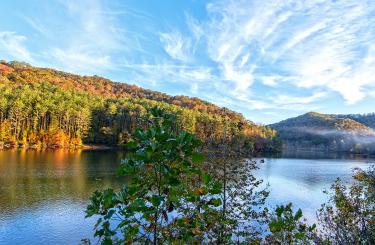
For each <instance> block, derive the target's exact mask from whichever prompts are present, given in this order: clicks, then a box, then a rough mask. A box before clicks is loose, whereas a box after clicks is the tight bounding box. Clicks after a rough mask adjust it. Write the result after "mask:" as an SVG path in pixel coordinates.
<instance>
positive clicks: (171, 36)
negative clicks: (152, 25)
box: [160, 31, 191, 62]
mask: <svg viewBox="0 0 375 245" xmlns="http://www.w3.org/2000/svg"><path fill="white" fill-rule="evenodd" d="M160 41H161V42H162V44H163V45H164V50H165V52H167V53H168V55H169V56H170V57H172V58H173V59H176V60H180V61H185V62H186V61H189V60H190V58H191V56H190V51H191V50H190V49H191V39H190V38H184V37H183V36H182V35H181V33H180V32H178V31H173V32H169V33H161V34H160Z"/></svg>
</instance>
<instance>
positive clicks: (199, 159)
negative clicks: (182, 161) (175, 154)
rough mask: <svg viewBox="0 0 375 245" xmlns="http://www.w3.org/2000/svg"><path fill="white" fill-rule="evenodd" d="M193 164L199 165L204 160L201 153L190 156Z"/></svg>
mask: <svg viewBox="0 0 375 245" xmlns="http://www.w3.org/2000/svg"><path fill="white" fill-rule="evenodd" d="M191 158H192V161H193V163H201V162H202V161H203V159H204V156H203V154H202V153H199V152H194V153H193V154H192V156H191Z"/></svg>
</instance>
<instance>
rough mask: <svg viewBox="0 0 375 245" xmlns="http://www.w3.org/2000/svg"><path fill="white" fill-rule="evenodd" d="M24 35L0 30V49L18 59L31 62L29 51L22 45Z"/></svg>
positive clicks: (24, 39) (24, 38)
mask: <svg viewBox="0 0 375 245" xmlns="http://www.w3.org/2000/svg"><path fill="white" fill-rule="evenodd" d="M25 41H26V37H25V36H23V35H19V34H17V33H15V32H10V31H3V32H0V50H1V51H2V52H5V53H6V54H8V55H10V56H12V57H13V58H15V59H17V60H19V61H26V62H32V61H33V59H32V56H31V53H30V51H29V50H28V49H27V48H26V46H25V45H24V42H25Z"/></svg>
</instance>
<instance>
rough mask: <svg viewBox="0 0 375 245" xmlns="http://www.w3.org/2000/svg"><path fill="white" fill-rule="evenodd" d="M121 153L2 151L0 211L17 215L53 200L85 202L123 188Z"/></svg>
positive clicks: (0, 155)
mask: <svg viewBox="0 0 375 245" xmlns="http://www.w3.org/2000/svg"><path fill="white" fill-rule="evenodd" d="M121 155H122V153H121V152H119V151H116V152H113V151H77V150H75V151H69V150H55V151H36V150H9V151H0V209H1V210H7V211H15V210H17V209H18V208H23V207H30V206H33V205H37V204H38V203H41V202H44V201H51V200H65V199H71V200H77V201H84V202H86V201H87V199H88V197H89V196H90V194H91V192H92V191H93V190H95V189H97V188H102V187H104V186H115V187H117V186H120V183H121V182H124V179H123V178H118V177H117V175H116V169H117V167H118V166H119V164H120V159H121V158H122V156H121Z"/></svg>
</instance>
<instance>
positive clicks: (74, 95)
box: [0, 61, 279, 152]
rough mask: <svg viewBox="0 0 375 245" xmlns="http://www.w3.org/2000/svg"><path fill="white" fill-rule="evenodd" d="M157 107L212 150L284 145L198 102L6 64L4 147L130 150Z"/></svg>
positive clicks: (1, 119)
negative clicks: (130, 142) (137, 130)
mask: <svg viewBox="0 0 375 245" xmlns="http://www.w3.org/2000/svg"><path fill="white" fill-rule="evenodd" d="M155 107H158V108H162V109H164V110H166V111H167V112H169V113H171V114H173V115H175V118H176V120H175V130H176V131H180V130H186V131H188V132H191V133H194V134H196V135H197V136H198V137H199V138H200V139H201V140H202V141H203V142H204V143H205V145H206V146H207V147H210V148H214V147H216V146H218V145H219V144H222V142H231V143H232V145H235V147H236V148H237V149H238V150H246V151H251V152H259V151H275V150H277V147H278V146H279V144H278V143H277V139H276V137H275V136H276V132H275V131H274V130H273V129H271V128H269V127H266V126H259V125H256V124H254V123H253V122H251V121H248V120H246V119H245V118H244V117H243V116H242V115H241V114H239V113H236V112H233V111H231V110H228V109H226V108H220V107H218V106H215V105H213V104H211V103H208V102H205V101H202V100H200V99H198V98H190V97H186V96H169V95H166V94H163V93H159V92H154V91H150V90H145V89H142V88H140V87H137V86H135V85H127V84H124V83H116V82H112V81H110V80H108V79H105V78H101V77H98V76H78V75H74V74H70V73H65V72H61V71H56V70H53V69H47V68H36V67H32V66H30V65H28V64H24V63H20V62H9V63H7V62H5V61H2V62H0V147H4V146H5V147H15V146H22V147H79V146H81V145H82V144H105V145H122V144H124V143H126V142H127V140H128V138H129V137H130V134H131V132H132V131H133V130H134V129H135V128H137V127H141V128H145V127H148V123H149V119H150V116H151V113H150V111H151V109H152V108H155ZM224 138H226V139H225V141H224Z"/></svg>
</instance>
